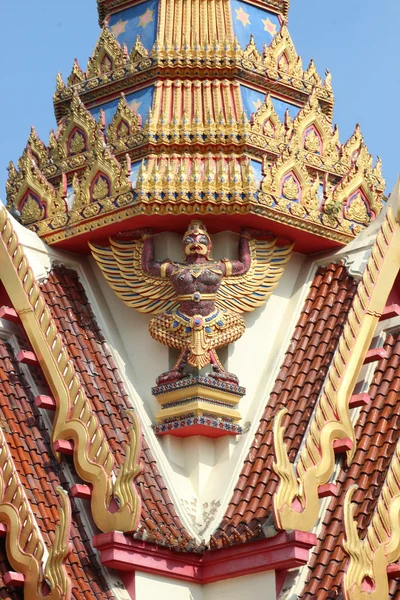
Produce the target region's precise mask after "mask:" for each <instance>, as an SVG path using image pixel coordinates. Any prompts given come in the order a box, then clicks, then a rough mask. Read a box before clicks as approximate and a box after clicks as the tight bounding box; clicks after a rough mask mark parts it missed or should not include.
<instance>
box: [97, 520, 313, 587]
mask: <svg viewBox="0 0 400 600" xmlns="http://www.w3.org/2000/svg"><path fill="white" fill-rule="evenodd" d="M316 541H317V538H316V536H315V535H314V534H313V533H305V532H303V531H291V532H289V533H288V532H285V531H283V532H280V533H278V534H277V535H276V536H274V537H272V538H267V539H264V540H260V541H257V542H252V543H248V544H240V545H239V544H238V545H235V546H230V547H229V548H223V549H221V550H208V551H207V552H206V553H205V554H204V555H199V554H195V553H183V552H182V553H179V552H174V551H173V550H170V549H168V548H164V547H162V546H157V545H155V544H148V543H147V542H143V541H139V540H135V539H134V538H133V537H130V536H128V535H124V534H123V533H120V532H117V531H112V532H110V533H101V534H99V535H96V536H95V537H94V538H93V545H94V547H95V548H97V549H98V550H99V551H100V560H101V563H102V564H103V565H104V566H106V567H108V568H111V569H116V570H118V571H125V572H132V571H136V570H137V571H143V572H146V573H152V574H155V575H161V576H163V577H170V578H172V579H180V580H183V581H190V582H192V583H199V584H207V583H212V582H214V581H223V580H224V579H233V578H234V577H242V576H243V575H251V574H252V573H261V572H263V571H274V570H275V571H282V570H287V569H293V568H296V567H300V566H302V565H305V564H307V562H308V558H309V551H310V549H311V548H312V547H313V546H314V545H315V544H316Z"/></svg>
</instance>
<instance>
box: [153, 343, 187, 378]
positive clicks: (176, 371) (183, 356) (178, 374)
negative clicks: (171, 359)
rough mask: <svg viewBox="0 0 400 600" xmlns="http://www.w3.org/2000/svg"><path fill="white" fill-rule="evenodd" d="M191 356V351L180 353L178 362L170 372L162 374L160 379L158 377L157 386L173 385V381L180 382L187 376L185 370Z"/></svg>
mask: <svg viewBox="0 0 400 600" xmlns="http://www.w3.org/2000/svg"><path fill="white" fill-rule="evenodd" d="M188 355H189V350H188V349H185V350H182V352H181V353H180V355H179V357H178V360H177V361H176V363H175V364H174V366H173V367H172V369H171V370H170V371H166V372H165V373H162V374H161V375H160V376H159V377H157V385H162V384H164V383H172V382H173V381H178V380H179V379H183V378H184V377H185V374H184V372H183V369H184V368H185V367H186V365H187V357H188Z"/></svg>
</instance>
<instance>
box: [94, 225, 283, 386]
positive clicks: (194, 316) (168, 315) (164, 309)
mask: <svg viewBox="0 0 400 600" xmlns="http://www.w3.org/2000/svg"><path fill="white" fill-rule="evenodd" d="M109 244H110V245H109V246H107V247H103V246H99V245H96V244H92V243H91V244H90V248H91V251H92V254H93V256H94V258H95V260H96V262H97V264H98V265H99V267H100V269H101V270H102V271H103V273H104V276H105V278H106V279H107V281H108V282H109V284H110V286H111V287H112V289H113V290H114V291H115V293H116V294H117V295H118V296H119V297H120V298H121V299H122V300H123V301H124V302H125V303H126V304H127V305H128V306H131V307H133V308H135V309H136V310H138V311H140V312H143V313H153V314H155V315H156V316H154V317H153V318H152V319H151V321H150V326H149V329H150V334H151V336H152V337H153V338H154V339H155V340H157V341H159V342H161V343H162V344H165V345H166V346H169V347H170V348H177V349H178V350H180V355H179V358H178V360H177V362H176V364H175V365H174V367H173V368H172V369H171V371H168V372H167V373H163V374H162V375H160V376H159V377H158V379H157V385H161V384H164V383H170V382H173V381H177V380H179V379H182V378H183V377H185V373H184V368H185V367H186V365H191V366H192V367H195V368H196V369H202V368H203V367H205V366H207V365H208V364H211V366H212V371H213V372H212V373H211V374H210V375H209V376H210V377H214V378H215V379H220V380H224V381H227V382H230V383H233V384H237V383H238V380H237V377H236V375H233V374H232V373H228V372H227V371H225V369H224V367H223V366H222V364H221V362H220V360H219V358H218V355H217V352H216V350H217V349H218V348H221V347H223V346H226V345H228V344H230V343H231V342H234V341H236V340H238V339H239V338H240V337H241V336H242V335H243V333H244V331H245V328H246V326H245V322H244V319H243V317H242V316H241V314H240V313H243V312H249V311H252V310H254V309H255V308H257V307H259V306H261V305H262V304H264V303H265V302H266V300H267V299H268V297H269V296H270V295H271V294H272V292H273V290H274V289H275V288H276V286H277V285H278V282H279V279H280V277H281V275H282V272H283V268H284V266H285V264H286V263H287V262H288V260H289V258H290V255H291V251H292V246H277V245H276V238H274V237H272V236H271V235H270V234H268V233H265V232H259V231H254V230H250V229H246V230H243V231H242V234H241V236H240V241H239V256H238V260H233V261H230V260H228V259H227V258H223V259H222V260H219V261H214V260H212V259H211V258H210V252H211V248H212V243H211V238H210V236H209V234H208V233H207V230H206V227H205V226H204V224H203V223H202V222H201V221H192V222H191V223H190V225H189V228H188V230H187V231H186V233H185V234H184V236H183V241H182V250H183V252H184V256H185V262H175V261H172V260H168V259H166V260H164V261H163V262H158V261H156V260H155V258H154V242H153V237H152V235H151V232H150V230H136V231H132V232H130V233H124V234H120V235H119V236H116V237H112V238H110V240H109Z"/></svg>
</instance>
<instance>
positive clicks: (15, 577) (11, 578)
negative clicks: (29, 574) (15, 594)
mask: <svg viewBox="0 0 400 600" xmlns="http://www.w3.org/2000/svg"><path fill="white" fill-rule="evenodd" d="M3 579H4V583H5V584H6V586H9V585H12V586H14V587H18V588H22V587H24V584H25V575H23V574H22V573H16V572H15V571H8V572H7V573H4V575H3Z"/></svg>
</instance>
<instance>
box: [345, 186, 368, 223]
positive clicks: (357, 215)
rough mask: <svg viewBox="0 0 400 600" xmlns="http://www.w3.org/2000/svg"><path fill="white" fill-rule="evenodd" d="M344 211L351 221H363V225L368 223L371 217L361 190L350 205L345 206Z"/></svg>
mask: <svg viewBox="0 0 400 600" xmlns="http://www.w3.org/2000/svg"><path fill="white" fill-rule="evenodd" d="M344 213H345V215H346V218H347V219H348V220H349V221H355V222H356V223H362V224H363V225H365V223H368V220H369V218H370V217H369V214H368V210H367V206H366V204H365V202H364V200H363V197H362V196H361V193H360V192H359V193H358V194H357V195H356V197H355V198H353V199H352V200H351V202H350V205H349V206H348V207H345V209H344Z"/></svg>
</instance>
